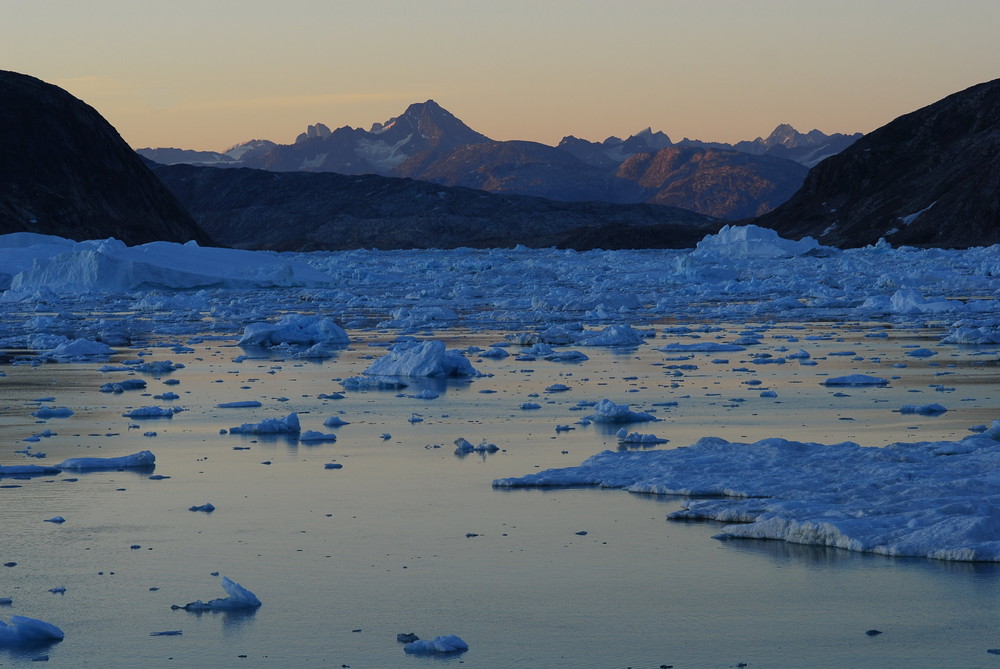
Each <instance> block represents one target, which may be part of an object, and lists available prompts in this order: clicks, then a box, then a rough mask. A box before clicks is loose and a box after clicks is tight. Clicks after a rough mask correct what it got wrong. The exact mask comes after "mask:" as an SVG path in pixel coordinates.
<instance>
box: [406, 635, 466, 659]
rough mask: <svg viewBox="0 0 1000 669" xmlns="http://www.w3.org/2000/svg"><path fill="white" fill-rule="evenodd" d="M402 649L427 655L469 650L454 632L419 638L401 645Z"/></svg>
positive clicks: (414, 653)
mask: <svg viewBox="0 0 1000 669" xmlns="http://www.w3.org/2000/svg"><path fill="white" fill-rule="evenodd" d="M403 650H404V651H405V652H407V653H410V654H413V655H429V654H434V653H460V652H462V651H465V650H469V644H467V643H465V642H464V641H462V639H460V638H459V637H457V636H455V635H454V634H447V635H443V636H436V637H434V638H433V639H431V640H429V641H428V640H423V639H419V640H417V641H411V642H410V643H408V644H406V645H405V646H403Z"/></svg>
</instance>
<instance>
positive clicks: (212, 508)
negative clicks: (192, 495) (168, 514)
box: [188, 502, 215, 513]
mask: <svg viewBox="0 0 1000 669" xmlns="http://www.w3.org/2000/svg"><path fill="white" fill-rule="evenodd" d="M188 511H204V512H205V513H212V512H213V511H215V505H214V504H212V503H211V502H205V503H204V504H202V505H200V506H192V507H190V508H188Z"/></svg>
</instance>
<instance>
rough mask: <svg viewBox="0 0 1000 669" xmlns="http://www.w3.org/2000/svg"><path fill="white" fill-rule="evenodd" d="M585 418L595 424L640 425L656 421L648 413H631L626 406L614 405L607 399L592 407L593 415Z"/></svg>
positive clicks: (654, 417)
mask: <svg viewBox="0 0 1000 669" xmlns="http://www.w3.org/2000/svg"><path fill="white" fill-rule="evenodd" d="M587 418H589V419H590V420H592V421H593V422H595V423H640V422H644V421H655V420H658V419H657V418H656V416H654V415H652V414H650V413H646V412H644V411H632V410H630V409H629V408H628V404H615V403H614V402H612V401H611V400H609V399H603V400H601V401H600V402H598V403H597V404H596V405H594V413H592V414H590V415H589V416H587Z"/></svg>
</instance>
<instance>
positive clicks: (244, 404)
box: [215, 400, 262, 409]
mask: <svg viewBox="0 0 1000 669" xmlns="http://www.w3.org/2000/svg"><path fill="white" fill-rule="evenodd" d="M215 406H217V407H218V408H220V409H256V408H257V407H260V406H262V405H261V403H260V402H258V401H257V400H242V401H239V402H223V403H222V404H216V405H215Z"/></svg>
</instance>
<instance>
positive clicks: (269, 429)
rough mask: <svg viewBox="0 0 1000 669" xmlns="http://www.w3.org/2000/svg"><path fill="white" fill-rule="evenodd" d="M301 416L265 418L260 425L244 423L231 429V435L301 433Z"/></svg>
mask: <svg viewBox="0 0 1000 669" xmlns="http://www.w3.org/2000/svg"><path fill="white" fill-rule="evenodd" d="M301 429H302V428H301V427H300V425H299V414H298V413H296V412H294V411H293V412H292V413H290V414H288V415H287V416H285V417H284V418H265V419H264V420H262V421H260V422H259V423H243V425H240V426H239V427H231V428H229V433H230V434H295V433H297V432H300V431H301Z"/></svg>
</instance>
